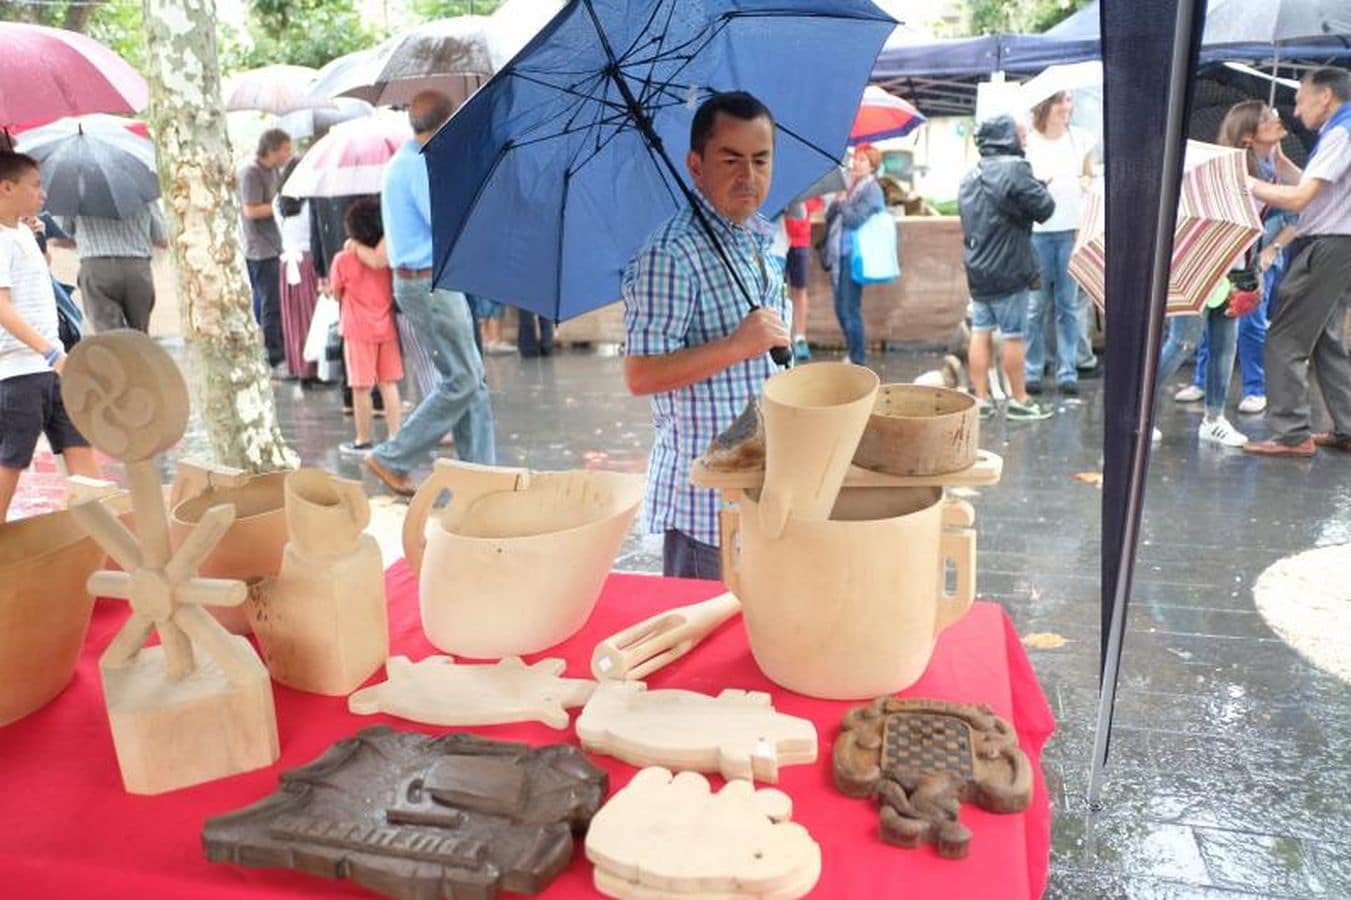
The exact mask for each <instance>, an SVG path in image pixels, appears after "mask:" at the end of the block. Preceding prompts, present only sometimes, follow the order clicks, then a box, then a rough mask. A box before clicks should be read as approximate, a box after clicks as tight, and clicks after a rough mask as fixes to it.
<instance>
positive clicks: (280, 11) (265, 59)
mask: <svg viewBox="0 0 1351 900" xmlns="http://www.w3.org/2000/svg"><path fill="white" fill-rule="evenodd" d="M218 27H219V36H220V56H221V68H222V69H223V70H225V71H237V70H241V69H254V68H257V67H259V66H266V65H271V64H274V63H289V64H291V65H296V66H313V67H315V68H319V67H320V66H322V65H324V63H326V62H328V61H329V60H331V59H334V58H335V57H338V56H342V55H344V54H346V53H351V52H352V51H353V50H361V49H363V48H366V47H370V46H372V45H373V44H375V43H376V42H377V41H378V40H379V39H380V38H381V37H382V36H383V35H380V34H377V33H376V32H375V31H374V30H373V29H371V28H368V27H367V26H366V25H364V24H363V23H362V21H361V16H360V14H359V13H358V12H357V8H356V3H355V2H354V0H251V2H250V3H249V24H248V35H247V40H246V39H245V36H243V35H239V34H238V33H236V32H235V30H234V29H232V28H230V27H228V26H224V25H221V26H218Z"/></svg>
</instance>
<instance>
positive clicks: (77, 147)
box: [19, 120, 160, 219]
mask: <svg viewBox="0 0 1351 900" xmlns="http://www.w3.org/2000/svg"><path fill="white" fill-rule="evenodd" d="M68 121H69V120H68ZM62 125H63V123H57V125H55V126H49V127H46V128H43V129H40V130H38V131H34V132H28V133H26V134H24V135H23V137H22V139H21V140H20V143H19V149H20V151H21V152H23V153H27V154H29V155H30V156H32V157H33V158H34V159H36V160H37V161H38V164H39V165H40V166H41V167H42V186H43V188H45V189H46V191H47V206H46V209H47V211H48V212H50V213H52V214H54V215H58V216H95V217H98V218H104V219H125V218H127V217H129V216H131V215H133V214H134V213H137V212H139V211H140V210H141V209H142V208H144V207H145V205H146V204H147V203H149V202H150V201H152V200H154V199H155V198H157V197H159V195H160V185H159V176H158V175H157V174H156V172H155V151H154V148H153V146H152V145H151V143H150V141H148V140H146V139H145V138H143V137H141V136H139V135H135V134H132V133H131V132H129V131H126V130H125V129H122V128H106V129H105V128H98V129H93V130H86V129H85V128H84V127H83V125H82V124H81V123H79V122H76V121H70V124H69V125H68V126H65V127H58V126H62Z"/></svg>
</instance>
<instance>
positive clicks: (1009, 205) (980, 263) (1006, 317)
mask: <svg viewBox="0 0 1351 900" xmlns="http://www.w3.org/2000/svg"><path fill="white" fill-rule="evenodd" d="M1021 128H1022V127H1021V126H1019V125H1018V123H1016V122H1015V121H1014V120H1013V117H1012V116H997V117H995V118H993V119H990V120H988V121H986V122H983V123H981V125H980V128H979V129H978V130H977V131H976V147H977V149H978V150H980V162H979V163H978V164H977V165H976V168H974V169H972V170H971V171H970V172H968V173H967V175H966V177H965V178H963V179H962V185H961V188H960V190H959V191H958V194H957V203H958V207H959V210H960V212H961V216H962V234H963V245H962V261H963V263H964V264H965V266H966V283H967V287H968V288H969V289H970V291H971V310H972V311H971V332H972V333H971V348H970V351H969V356H970V364H971V388H972V391H973V392H974V393H975V395H976V399H977V400H979V401H980V414H981V417H982V418H987V417H989V416H991V415H993V414H994V402H993V401H992V400H991V399H990V382H989V373H990V360H991V357H992V356H993V347H994V340H993V338H992V336H991V332H992V331H994V329H995V328H996V327H997V328H998V329H999V331H1000V332H1001V333H1002V334H1003V336H1004V352H1003V360H1002V361H1003V365H1004V374H1005V375H1006V376H1007V377H1008V382H1009V399H1008V403H1007V404H1006V406H1005V409H1004V414H1005V415H1006V416H1008V418H1010V419H1045V418H1047V417H1048V416H1050V415H1051V412H1050V410H1049V409H1045V408H1043V407H1041V406H1039V405H1038V404H1037V403H1035V402H1034V401H1033V400H1032V399H1031V398H1029V397H1028V395H1027V385H1026V381H1025V378H1024V374H1023V356H1024V346H1023V336H1024V334H1025V333H1026V331H1027V305H1028V300H1029V288H1031V286H1032V284H1033V283H1034V282H1035V280H1036V276H1037V258H1036V255H1035V254H1034V253H1033V252H1032V223H1033V222H1044V221H1046V220H1047V219H1049V218H1050V217H1051V213H1053V212H1055V201H1054V200H1053V199H1051V194H1050V192H1049V191H1047V190H1046V186H1045V185H1044V184H1042V183H1041V182H1040V181H1038V180H1037V179H1036V178H1034V177H1033V176H1032V166H1031V165H1030V164H1029V163H1028V162H1027V160H1025V159H1024V158H1023V131H1022V130H1021Z"/></svg>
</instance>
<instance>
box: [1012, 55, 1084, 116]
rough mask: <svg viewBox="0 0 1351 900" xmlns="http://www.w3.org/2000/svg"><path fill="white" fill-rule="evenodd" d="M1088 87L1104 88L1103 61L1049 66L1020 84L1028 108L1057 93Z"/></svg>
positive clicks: (1022, 100)
mask: <svg viewBox="0 0 1351 900" xmlns="http://www.w3.org/2000/svg"><path fill="white" fill-rule="evenodd" d="M1086 88H1096V89H1098V90H1101V89H1102V61H1101V60H1097V59H1094V60H1089V61H1088V62H1080V63H1066V64H1065V65H1057V66H1047V67H1046V68H1045V69H1043V70H1042V71H1041V72H1040V73H1038V74H1037V75H1035V76H1033V77H1032V78H1029V79H1028V80H1027V81H1025V82H1023V83H1022V84H1021V85H1019V88H1018V89H1019V91H1020V92H1021V94H1022V97H1021V102H1022V103H1024V104H1025V105H1026V106H1027V108H1028V109H1031V108H1032V107H1034V106H1036V105H1037V104H1038V103H1040V102H1042V101H1043V100H1047V99H1049V98H1051V97H1054V96H1055V95H1056V94H1059V93H1061V92H1062V91H1063V92H1065V93H1072V92H1074V91H1081V90H1084V89H1086Z"/></svg>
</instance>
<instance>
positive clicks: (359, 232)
mask: <svg viewBox="0 0 1351 900" xmlns="http://www.w3.org/2000/svg"><path fill="white" fill-rule="evenodd" d="M342 221H343V224H344V225H346V226H347V235H348V237H350V238H351V239H352V240H354V241H356V242H357V243H358V244H364V245H365V246H367V247H374V246H375V245H376V244H379V243H380V239H381V238H382V237H384V236H385V223H384V222H382V221H381V220H380V200H379V199H378V198H376V197H362V198H361V199H359V200H356V201H354V202H353V203H352V205H351V206H349V207H347V214H346V215H344V216H343V217H342Z"/></svg>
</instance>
